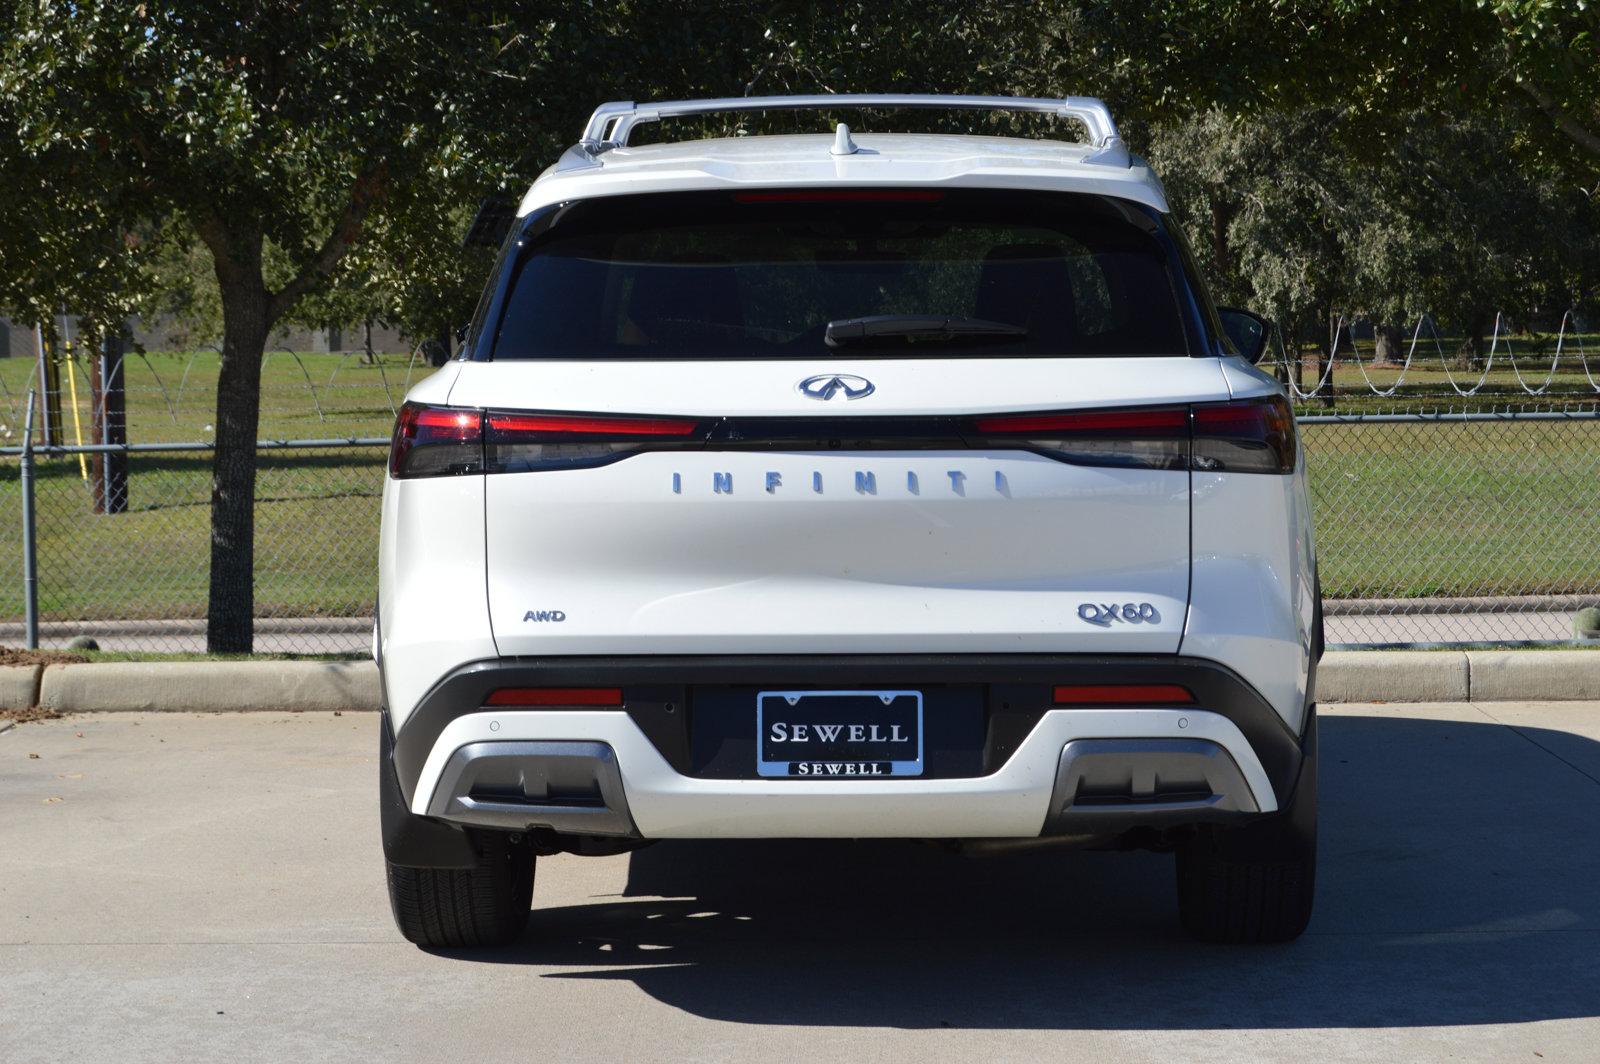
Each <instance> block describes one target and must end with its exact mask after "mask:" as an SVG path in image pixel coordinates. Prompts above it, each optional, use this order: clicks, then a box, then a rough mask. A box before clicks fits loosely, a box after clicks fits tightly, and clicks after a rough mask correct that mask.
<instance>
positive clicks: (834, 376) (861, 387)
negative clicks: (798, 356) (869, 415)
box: [795, 373, 876, 402]
mask: <svg viewBox="0 0 1600 1064" xmlns="http://www.w3.org/2000/svg"><path fill="white" fill-rule="evenodd" d="M795 390H796V391H798V392H799V393H800V394H801V395H803V396H805V397H806V398H807V399H821V400H822V401H823V402H827V401H828V400H829V399H832V398H833V397H834V396H836V395H842V396H844V397H845V398H846V399H865V398H866V397H867V396H869V395H871V394H872V393H873V392H874V391H875V390H876V389H874V388H873V386H872V382H871V381H869V380H867V378H865V377H857V376H855V375H854V374H852V373H819V374H817V375H816V376H815V377H807V378H806V379H805V380H803V381H801V382H800V383H799V384H797V385H795Z"/></svg>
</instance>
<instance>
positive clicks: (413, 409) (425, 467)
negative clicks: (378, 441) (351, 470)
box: [389, 403, 483, 478]
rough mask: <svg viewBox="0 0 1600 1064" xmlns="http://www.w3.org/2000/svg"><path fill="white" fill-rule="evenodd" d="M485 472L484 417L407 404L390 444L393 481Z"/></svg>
mask: <svg viewBox="0 0 1600 1064" xmlns="http://www.w3.org/2000/svg"><path fill="white" fill-rule="evenodd" d="M481 472H483V414H482V412H481V411H478V410H467V409H463V408H461V407H449V406H425V405H423V404H421V403H407V404H405V405H404V406H402V407H401V408H400V414H399V416H398V417H396V418H395V423H394V438H393V439H392V440H391V441H390V443H389V475H390V476H392V477H398V478H405V477H445V476H458V475H460V474H463V473H481Z"/></svg>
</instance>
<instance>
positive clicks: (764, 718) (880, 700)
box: [756, 688, 926, 780]
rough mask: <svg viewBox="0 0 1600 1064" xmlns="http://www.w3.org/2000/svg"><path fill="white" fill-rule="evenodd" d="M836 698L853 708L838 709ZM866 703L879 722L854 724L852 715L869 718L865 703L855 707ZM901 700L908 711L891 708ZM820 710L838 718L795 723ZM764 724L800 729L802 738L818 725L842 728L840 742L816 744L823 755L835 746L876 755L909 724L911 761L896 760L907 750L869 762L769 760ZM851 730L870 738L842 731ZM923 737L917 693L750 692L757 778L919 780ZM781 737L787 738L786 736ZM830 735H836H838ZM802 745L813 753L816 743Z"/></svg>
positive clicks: (864, 759) (920, 699)
mask: <svg viewBox="0 0 1600 1064" xmlns="http://www.w3.org/2000/svg"><path fill="white" fill-rule="evenodd" d="M774 699H781V700H782V702H781V703H780V704H778V705H774V703H773V700H774ZM841 699H850V700H853V703H854V704H853V705H852V704H841V703H840V702H838V701H836V700H841ZM868 699H870V700H873V701H875V702H876V703H877V704H878V705H881V706H882V710H881V711H880V719H878V720H870V719H863V720H857V719H854V718H855V717H856V716H867V717H870V716H871V715H872V714H871V712H870V710H871V709H872V708H873V706H872V704H871V703H870V702H869V703H868V704H867V705H866V706H862V705H861V702H863V701H864V700H868ZM905 699H909V700H910V701H911V705H910V706H909V707H908V706H904V705H897V703H900V702H901V701H902V700H905ZM830 700H835V701H833V702H832V704H831V705H830V704H829V703H830ZM769 706H771V707H773V709H774V710H776V711H777V712H776V713H773V712H771V711H769ZM802 707H804V708H802ZM823 707H826V708H828V709H829V710H831V711H832V713H831V716H833V717H838V718H840V719H828V720H824V721H817V720H814V719H799V720H797V719H795V718H804V717H806V716H807V714H806V712H805V710H807V709H821V708H823ZM908 709H909V710H910V714H911V715H910V716H907V710H908ZM774 716H781V717H783V718H784V719H783V720H781V721H779V720H773V719H772V718H773V717H774ZM891 718H892V719H891ZM769 722H770V723H772V724H778V723H783V724H787V725H794V724H798V725H802V726H804V727H806V729H807V735H808V736H809V735H810V734H811V728H812V727H814V726H815V725H817V724H819V723H821V724H823V726H824V727H836V728H840V729H846V730H845V731H844V732H843V733H842V737H840V738H836V739H833V740H828V739H823V740H820V742H821V743H822V744H823V746H822V747H821V749H823V750H824V751H825V752H826V751H827V749H828V748H829V747H833V748H836V749H837V748H839V747H854V748H856V749H860V747H859V746H857V744H865V743H875V744H876V746H875V747H874V749H879V750H882V749H884V748H885V747H887V746H889V745H891V744H893V743H896V742H898V741H902V740H900V739H898V738H896V736H898V735H899V733H898V732H896V731H895V730H894V729H896V728H903V727H904V726H905V725H906V724H907V723H914V726H915V735H914V736H905V737H904V741H911V745H912V746H913V747H914V748H915V755H916V756H915V757H905V756H897V755H903V754H905V753H909V752H910V750H909V749H906V750H897V751H893V752H885V753H882V754H880V755H879V756H873V757H837V756H828V757H823V756H818V757H810V756H806V757H787V756H772V757H769V753H777V752H775V751H769V745H773V744H769V738H770V735H769ZM852 727H855V728H862V729H867V730H868V734H869V735H871V736H873V737H872V738H860V739H854V738H851V737H850V732H849V730H848V729H851V728H852ZM884 728H889V729H890V734H889V736H888V737H885V736H883V734H882V729H884ZM925 733H926V729H925V727H924V721H923V697H922V692H921V691H911V690H904V689H899V688H896V689H892V690H891V689H865V690H840V691H792V690H790V691H758V692H757V693H756V773H757V774H758V775H760V776H763V777H768V778H784V779H802V780H817V779H851V780H855V779H895V778H899V779H905V778H908V777H916V776H920V775H922V773H923V771H924V768H925V762H924V759H923V740H924V735H925ZM786 734H788V733H787V732H786ZM835 734H836V735H837V734H839V733H835ZM786 741H789V742H794V741H796V740H793V739H789V740H786ZM802 741H804V742H806V743H807V748H808V749H812V750H815V749H817V748H818V747H817V745H816V744H817V743H818V742H819V740H816V739H810V738H808V739H806V740H802ZM782 753H784V754H787V753H788V751H787V750H785V751H782ZM800 766H810V770H802V769H801V768H800Z"/></svg>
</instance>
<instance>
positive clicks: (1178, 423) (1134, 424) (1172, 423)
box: [972, 406, 1189, 469]
mask: <svg viewBox="0 0 1600 1064" xmlns="http://www.w3.org/2000/svg"><path fill="white" fill-rule="evenodd" d="M972 428H973V432H974V433H975V434H976V435H977V436H978V437H979V439H978V440H976V441H974V443H975V444H976V445H978V446H988V447H1006V446H1010V447H1016V446H1019V445H1021V446H1025V447H1027V448H1028V449H1029V450H1036V451H1042V452H1044V453H1046V454H1048V455H1049V456H1050V457H1052V458H1057V459H1060V460H1061V461H1064V462H1074V463H1077V464H1079V465H1098V466H1132V467H1135V468H1139V469H1183V468H1185V467H1187V465H1188V463H1189V411H1188V409H1187V408H1185V407H1181V406H1174V407H1155V408H1150V409H1143V410H1083V411H1067V412H1064V413H1048V414H1000V415H995V416H992V417H981V418H978V419H977V420H976V421H974V422H973V426H972Z"/></svg>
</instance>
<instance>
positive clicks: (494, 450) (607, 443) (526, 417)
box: [485, 411, 704, 473]
mask: <svg viewBox="0 0 1600 1064" xmlns="http://www.w3.org/2000/svg"><path fill="white" fill-rule="evenodd" d="M485 420H486V422H487V430H486V432H485V463H486V466H487V468H488V471H489V472H491V473H524V472H529V471H531V470H538V469H578V468H583V467H585V466H597V465H604V464H606V463H607V462H614V461H616V460H617V459H619V458H625V457H627V456H628V455H630V454H633V453H636V452H638V451H641V450H645V449H646V448H656V447H661V446H674V445H677V444H682V443H689V442H694V441H695V440H697V439H698V438H699V437H700V436H703V435H704V434H703V433H702V432H701V422H699V421H697V420H696V419H694V418H681V417H628V416H612V415H607V414H534V413H526V414H525V413H517V412H513V411H499V412H496V411H490V412H489V414H488V415H487V417H486V418H485Z"/></svg>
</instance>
